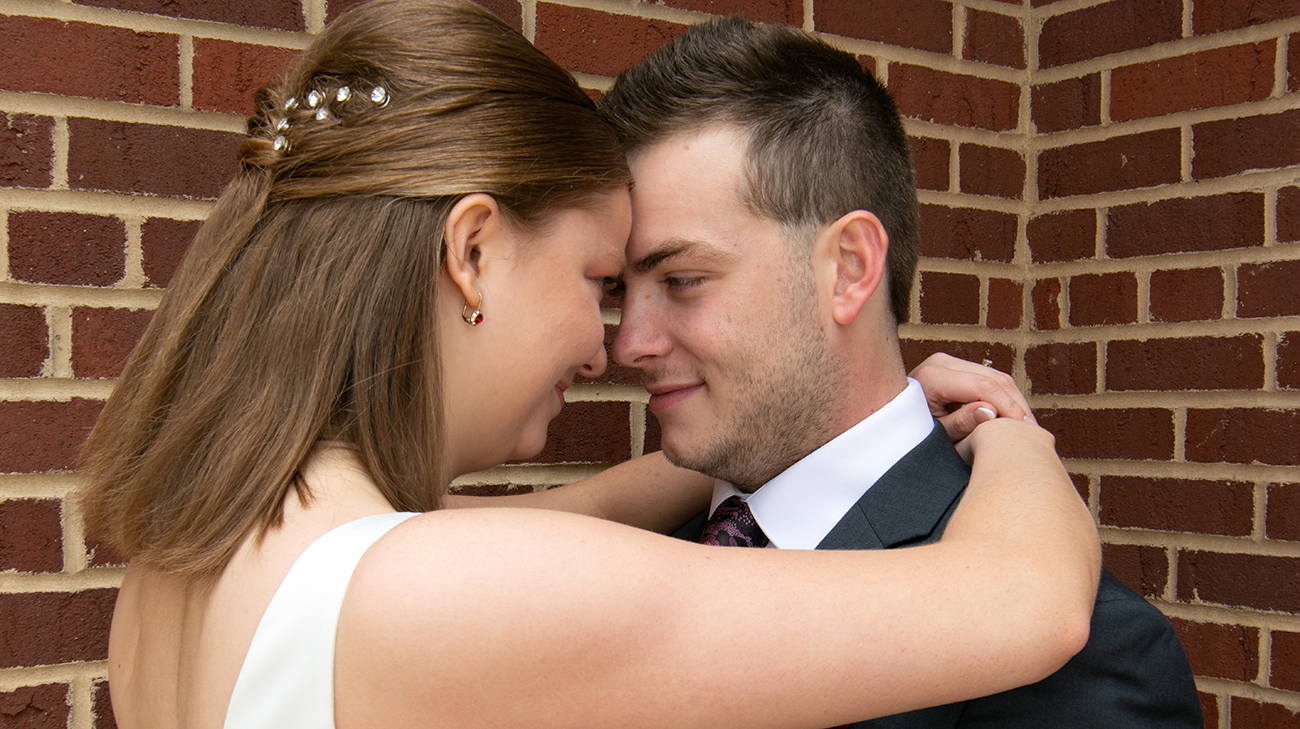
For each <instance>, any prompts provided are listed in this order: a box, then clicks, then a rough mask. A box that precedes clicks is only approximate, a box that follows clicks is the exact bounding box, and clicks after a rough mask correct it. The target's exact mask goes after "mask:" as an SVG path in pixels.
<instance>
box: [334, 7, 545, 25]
mask: <svg viewBox="0 0 1300 729" xmlns="http://www.w3.org/2000/svg"><path fill="white" fill-rule="evenodd" d="M335 2H337V0H331V2H330V3H329V8H330V9H331V10H333V8H334V3H335ZM479 5H482V6H483V7H485V8H487V9H488V10H490V11H492V14H493V15H495V16H497V17H498V18H501V19H502V20H504V21H506V24H507V25H509V26H510V27H511V28H514V29H515V30H517V31H519V32H521V33H522V32H523V30H524V7H523V3H521V2H520V0H482V1H481V2H480V3H479Z"/></svg>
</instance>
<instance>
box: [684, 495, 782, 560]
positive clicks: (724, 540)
mask: <svg viewBox="0 0 1300 729" xmlns="http://www.w3.org/2000/svg"><path fill="white" fill-rule="evenodd" d="M768 541H769V540H768V538H767V535H766V534H764V533H763V528H762V527H760V526H759V525H758V522H756V521H754V514H753V513H752V512H751V511H750V510H749V505H748V504H746V503H745V502H743V501H741V500H740V497H739V496H728V497H727V498H726V500H725V501H723V502H722V503H721V504H718V508H717V509H716V510H714V512H713V516H711V517H709V522H708V523H707V524H705V525H704V533H703V534H701V535H700V544H712V545H715V546H718V547H759V548H762V547H766V546H767V543H768Z"/></svg>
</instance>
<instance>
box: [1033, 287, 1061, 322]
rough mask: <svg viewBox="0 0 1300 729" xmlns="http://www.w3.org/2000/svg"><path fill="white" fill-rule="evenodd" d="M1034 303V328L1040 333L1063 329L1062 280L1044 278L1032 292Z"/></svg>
mask: <svg viewBox="0 0 1300 729" xmlns="http://www.w3.org/2000/svg"><path fill="white" fill-rule="evenodd" d="M1030 297H1031V298H1032V299H1033V303H1034V328H1035V329H1037V330H1038V331H1040V332H1046V331H1051V330H1054V329H1060V328H1061V279H1059V278H1042V279H1039V280H1038V281H1037V282H1036V283H1035V284H1034V290H1033V291H1032V292H1030Z"/></svg>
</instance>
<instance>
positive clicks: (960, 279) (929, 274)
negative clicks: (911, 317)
mask: <svg viewBox="0 0 1300 729" xmlns="http://www.w3.org/2000/svg"><path fill="white" fill-rule="evenodd" d="M921 321H922V322H924V323H926V324H979V323H980V280H979V277H978V276H971V275H968V274H964V273H942V272H939V271H922V272H921Z"/></svg>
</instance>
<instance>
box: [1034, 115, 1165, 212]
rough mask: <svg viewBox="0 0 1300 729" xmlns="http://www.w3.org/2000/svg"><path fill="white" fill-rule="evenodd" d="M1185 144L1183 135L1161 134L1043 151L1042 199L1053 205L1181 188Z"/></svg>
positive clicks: (1040, 163)
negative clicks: (1100, 195)
mask: <svg viewBox="0 0 1300 729" xmlns="http://www.w3.org/2000/svg"><path fill="white" fill-rule="evenodd" d="M1181 139H1182V137H1181V132H1179V130H1177V129H1158V130H1156V131H1153V132H1143V133H1141V134H1131V135H1128V136H1124V137H1114V138H1111V139H1105V140H1102V141H1099V142H1087V143H1084V144H1076V145H1072V146H1069V147H1059V148H1056V149H1046V150H1043V152H1042V153H1041V154H1039V155H1038V196H1039V197H1040V198H1042V199H1049V198H1056V197H1068V196H1070V195H1089V194H1093V193H1098V192H1113V191H1115V190H1136V189H1138V188H1143V187H1152V186H1154V185H1164V184H1168V183H1172V182H1178V181H1179V179H1180V177H1181V175H1182V151H1181V149H1182V147H1181V145H1182V142H1181Z"/></svg>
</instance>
